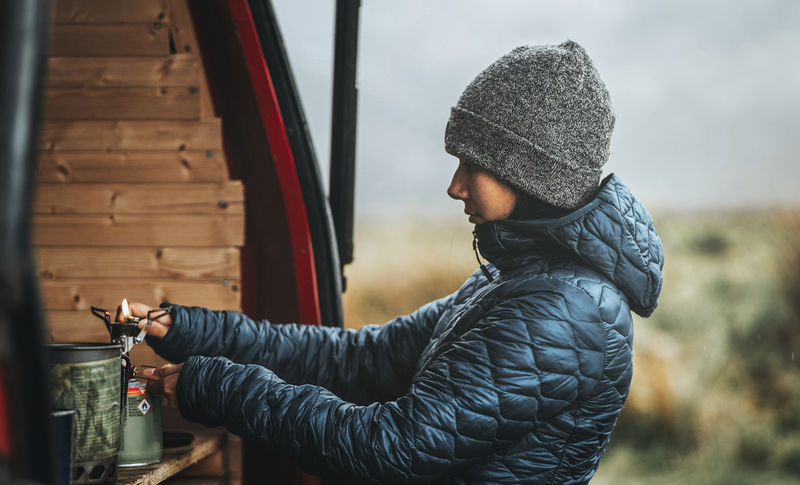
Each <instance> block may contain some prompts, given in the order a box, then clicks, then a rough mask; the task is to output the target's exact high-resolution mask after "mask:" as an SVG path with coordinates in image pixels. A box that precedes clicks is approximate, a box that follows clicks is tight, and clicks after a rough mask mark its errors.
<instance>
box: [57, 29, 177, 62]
mask: <svg viewBox="0 0 800 485" xmlns="http://www.w3.org/2000/svg"><path fill="white" fill-rule="evenodd" d="M169 53H170V52H169V29H168V27H167V26H166V25H165V24H163V23H162V22H155V23H153V22H151V23H136V24H52V25H51V27H50V55H51V56H54V57H102V56H166V55H169Z"/></svg>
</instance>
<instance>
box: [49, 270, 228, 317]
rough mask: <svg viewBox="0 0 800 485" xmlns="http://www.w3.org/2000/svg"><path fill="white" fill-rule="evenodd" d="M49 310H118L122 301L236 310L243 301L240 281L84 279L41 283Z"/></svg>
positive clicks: (124, 278) (126, 278) (125, 278)
mask: <svg viewBox="0 0 800 485" xmlns="http://www.w3.org/2000/svg"><path fill="white" fill-rule="evenodd" d="M41 288H42V300H43V304H44V308H46V309H47V310H87V311H88V310H89V308H90V307H92V306H97V307H101V308H106V309H108V310H111V309H115V308H116V307H117V305H119V304H120V302H121V301H122V299H123V298H127V299H128V300H129V301H138V302H142V303H147V304H150V305H157V304H159V303H161V302H162V301H173V302H180V303H181V304H182V305H192V306H194V305H202V306H206V307H208V308H214V309H218V310H236V309H238V308H239V301H240V291H239V290H240V282H239V281H238V280H224V281H222V280H220V281H186V280H157V279H149V278H128V277H119V278H81V279H69V280H41Z"/></svg>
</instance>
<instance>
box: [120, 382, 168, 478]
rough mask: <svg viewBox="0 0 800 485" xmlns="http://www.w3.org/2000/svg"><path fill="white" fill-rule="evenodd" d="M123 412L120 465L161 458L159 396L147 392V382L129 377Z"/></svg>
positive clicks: (153, 461) (146, 463)
mask: <svg viewBox="0 0 800 485" xmlns="http://www.w3.org/2000/svg"><path fill="white" fill-rule="evenodd" d="M125 401H126V402H125V411H124V412H123V413H122V440H121V446H120V449H119V457H118V463H119V466H121V467H125V466H139V465H150V464H152V463H158V462H159V461H161V451H162V441H161V440H162V438H161V396H154V395H151V394H148V393H147V391H146V384H145V383H143V382H138V381H137V380H136V379H131V380H129V381H128V393H127V396H126V399H125Z"/></svg>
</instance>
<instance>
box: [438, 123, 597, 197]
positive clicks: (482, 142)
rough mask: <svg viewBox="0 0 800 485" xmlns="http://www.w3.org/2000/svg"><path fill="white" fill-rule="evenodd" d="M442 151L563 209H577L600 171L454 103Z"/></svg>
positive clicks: (592, 189) (595, 185) (590, 195)
mask: <svg viewBox="0 0 800 485" xmlns="http://www.w3.org/2000/svg"><path fill="white" fill-rule="evenodd" d="M445 150H446V151H447V153H449V154H451V155H453V156H455V157H458V158H461V159H463V160H464V161H465V162H467V163H470V164H473V165H476V166H478V167H480V168H482V169H484V170H486V171H487V172H489V173H491V174H492V175H494V176H495V177H496V178H497V179H498V180H501V181H503V182H505V183H507V184H509V185H511V186H513V187H516V188H518V189H520V190H522V191H523V192H525V193H528V194H530V195H532V196H534V197H536V198H538V199H540V200H542V201H544V202H547V203H548V204H551V205H554V206H556V207H561V208H564V209H576V208H578V207H580V206H582V205H584V204H585V203H586V202H588V201H589V200H590V199H591V198H592V196H593V195H594V193H595V191H596V190H597V186H598V183H599V182H600V175H601V174H602V169H601V168H600V167H597V168H591V167H586V166H582V167H581V166H578V165H576V164H572V163H570V162H569V161H566V160H560V159H558V158H556V157H554V156H552V155H549V154H548V153H546V152H545V151H544V150H542V149H541V148H540V147H538V146H537V145H536V144H534V143H532V142H531V141H530V140H528V139H527V138H524V137H522V136H519V135H517V134H516V133H513V132H511V131H509V130H508V129H506V128H504V127H502V126H500V125H498V124H496V123H493V122H491V121H489V120H487V119H485V118H483V117H481V116H479V115H477V114H475V113H473V112H472V111H469V110H466V109H463V108H459V107H453V108H452V109H451V111H450V120H449V121H448V122H447V128H446V130H445Z"/></svg>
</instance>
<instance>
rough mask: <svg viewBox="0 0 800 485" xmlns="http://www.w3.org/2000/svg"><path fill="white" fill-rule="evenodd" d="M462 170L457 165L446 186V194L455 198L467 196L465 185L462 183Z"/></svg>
mask: <svg viewBox="0 0 800 485" xmlns="http://www.w3.org/2000/svg"><path fill="white" fill-rule="evenodd" d="M463 175H464V174H463V171H462V169H461V167H460V166H459V167H458V168H457V169H456V173H454V174H453V180H452V181H451V182H450V186H449V187H447V195H449V196H450V197H451V198H453V199H456V200H464V199H466V198H467V185H466V184H465V183H464V177H463Z"/></svg>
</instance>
